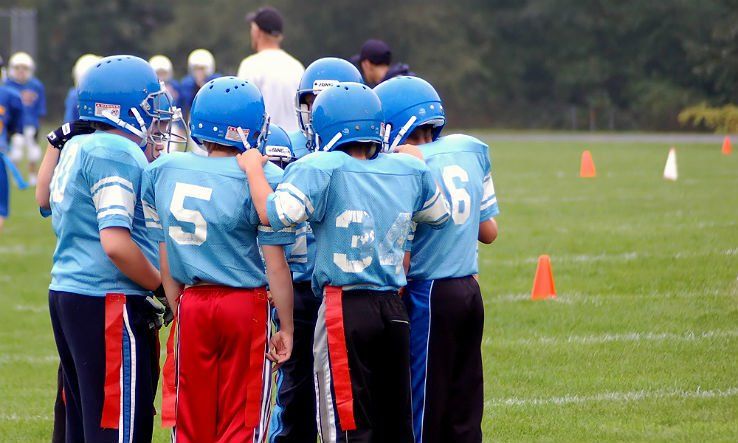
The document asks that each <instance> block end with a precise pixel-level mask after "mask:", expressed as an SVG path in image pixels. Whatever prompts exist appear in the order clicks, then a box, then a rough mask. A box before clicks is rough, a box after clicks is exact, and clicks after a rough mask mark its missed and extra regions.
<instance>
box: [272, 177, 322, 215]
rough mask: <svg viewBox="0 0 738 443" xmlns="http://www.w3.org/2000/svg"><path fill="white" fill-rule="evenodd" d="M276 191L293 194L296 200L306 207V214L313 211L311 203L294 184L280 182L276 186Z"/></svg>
mask: <svg viewBox="0 0 738 443" xmlns="http://www.w3.org/2000/svg"><path fill="white" fill-rule="evenodd" d="M277 190H278V191H286V192H289V193H290V194H292V195H293V196H295V197H296V198H297V199H298V200H300V201H301V202H302V203H303V204H304V205H305V208H306V209H307V213H308V214H312V213H313V212H314V211H315V208H313V203H312V202H311V201H310V199H309V198H308V197H307V196H306V195H305V194H304V193H303V192H302V191H300V190H299V189H297V187H296V186H294V185H293V184H291V183H280V184H279V186H277Z"/></svg>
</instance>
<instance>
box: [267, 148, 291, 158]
mask: <svg viewBox="0 0 738 443" xmlns="http://www.w3.org/2000/svg"><path fill="white" fill-rule="evenodd" d="M264 153H265V154H266V155H267V156H268V157H270V158H271V157H275V158H280V159H288V160H289V159H291V158H292V152H290V148H288V147H287V146H277V145H268V146H267V147H266V148H265V149H264Z"/></svg>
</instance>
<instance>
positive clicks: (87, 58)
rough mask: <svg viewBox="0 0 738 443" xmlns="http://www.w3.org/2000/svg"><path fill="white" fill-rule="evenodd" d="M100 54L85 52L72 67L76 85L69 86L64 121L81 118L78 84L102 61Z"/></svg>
mask: <svg viewBox="0 0 738 443" xmlns="http://www.w3.org/2000/svg"><path fill="white" fill-rule="evenodd" d="M100 58H101V57H100V56H98V55H94V54H85V55H83V56H81V57H80V58H78V59H77V61H76V62H75V63H74V67H73V68H72V79H73V80H74V85H73V86H72V87H71V88H69V92H67V98H66V99H64V123H71V122H73V121H75V120H78V119H79V107H78V106H77V86H79V83H80V81H82V77H83V76H84V75H85V73H87V71H89V70H90V68H91V67H93V66H95V65H96V64H97V63H98V62H99V61H100Z"/></svg>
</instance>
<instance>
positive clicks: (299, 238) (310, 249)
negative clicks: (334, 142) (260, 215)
mask: <svg viewBox="0 0 738 443" xmlns="http://www.w3.org/2000/svg"><path fill="white" fill-rule="evenodd" d="M288 135H289V137H290V142H291V143H292V152H294V153H295V157H297V158H298V159H300V158H302V157H304V156H306V155H308V154H310V150H308V148H307V138H306V137H305V134H303V133H302V131H294V132H290V133H288ZM285 252H286V253H287V263H288V264H289V265H290V270H291V271H292V281H294V282H306V281H310V280H311V279H312V277H313V270H314V268H315V235H313V229H312V228H311V227H310V223H308V222H303V223H300V224H299V225H297V227H296V231H295V244H293V245H291V246H289V247H287V248H285Z"/></svg>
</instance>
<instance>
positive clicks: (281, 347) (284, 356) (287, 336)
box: [266, 331, 292, 371]
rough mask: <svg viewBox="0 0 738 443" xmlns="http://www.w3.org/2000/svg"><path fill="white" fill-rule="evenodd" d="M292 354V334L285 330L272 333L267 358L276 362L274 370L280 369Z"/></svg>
mask: <svg viewBox="0 0 738 443" xmlns="http://www.w3.org/2000/svg"><path fill="white" fill-rule="evenodd" d="M291 355H292V334H291V333H288V332H285V331H278V332H277V333H276V334H274V335H272V340H271V342H270V345H269V353H268V354H267V355H266V358H267V359H268V360H269V361H271V362H273V363H274V364H275V366H274V370H275V371H276V370H277V369H279V367H280V366H282V364H283V363H284V362H286V361H287V360H289V359H290V356H291Z"/></svg>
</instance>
